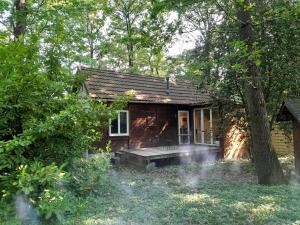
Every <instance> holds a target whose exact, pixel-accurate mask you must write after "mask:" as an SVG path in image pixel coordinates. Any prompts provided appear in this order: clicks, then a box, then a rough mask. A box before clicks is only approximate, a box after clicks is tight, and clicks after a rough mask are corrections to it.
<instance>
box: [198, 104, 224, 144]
mask: <svg viewBox="0 0 300 225" xmlns="http://www.w3.org/2000/svg"><path fill="white" fill-rule="evenodd" d="M218 118H219V117H218V111H217V109H214V108H203V109H195V110H194V138H195V139H194V141H195V143H196V144H216V145H218V144H219V131H218Z"/></svg>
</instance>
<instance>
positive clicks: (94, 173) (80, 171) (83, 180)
mask: <svg viewBox="0 0 300 225" xmlns="http://www.w3.org/2000/svg"><path fill="white" fill-rule="evenodd" d="M109 166H110V157H109V155H108V154H107V153H102V154H100V155H99V154H96V155H95V156H92V157H91V158H80V159H77V160H76V161H74V162H73V164H72V166H71V168H70V173H71V177H70V181H69V188H70V190H72V191H74V192H75V193H76V194H77V195H85V196H86V195H88V194H90V193H97V192H99V191H101V188H102V187H103V185H105V184H106V178H107V177H106V172H107V170H108V168H109Z"/></svg>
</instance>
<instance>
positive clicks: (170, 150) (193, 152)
mask: <svg viewBox="0 0 300 225" xmlns="http://www.w3.org/2000/svg"><path fill="white" fill-rule="evenodd" d="M117 154H118V155H119V157H121V158H122V160H121V161H122V162H124V163H128V164H132V165H135V166H138V167H141V168H146V169H147V168H148V167H153V166H156V165H158V164H161V162H162V161H164V162H170V161H172V160H177V162H179V163H184V162H190V161H207V160H216V159H218V158H220V157H221V156H220V154H221V151H220V147H219V146H207V145H180V146H163V147H154V148H141V149H128V150H122V151H119V152H118V153H117Z"/></svg>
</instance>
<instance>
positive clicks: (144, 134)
mask: <svg viewBox="0 0 300 225" xmlns="http://www.w3.org/2000/svg"><path fill="white" fill-rule="evenodd" d="M127 109H128V110H129V136H126V137H109V135H108V130H103V132H102V133H103V138H102V140H101V141H100V142H99V143H98V146H99V147H101V148H103V147H104V146H106V144H107V142H108V140H111V143H112V150H113V151H117V150H122V149H136V148H145V147H157V146H165V145H178V110H188V111H190V130H191V133H193V132H192V131H193V126H192V125H193V121H192V118H193V114H192V108H191V107H188V106H178V105H167V104H133V103H131V104H129V105H128V108H127ZM191 143H193V137H191Z"/></svg>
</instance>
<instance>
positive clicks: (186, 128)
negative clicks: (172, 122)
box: [178, 111, 190, 144]
mask: <svg viewBox="0 0 300 225" xmlns="http://www.w3.org/2000/svg"><path fill="white" fill-rule="evenodd" d="M178 138H179V144H190V118H189V111H178Z"/></svg>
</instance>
